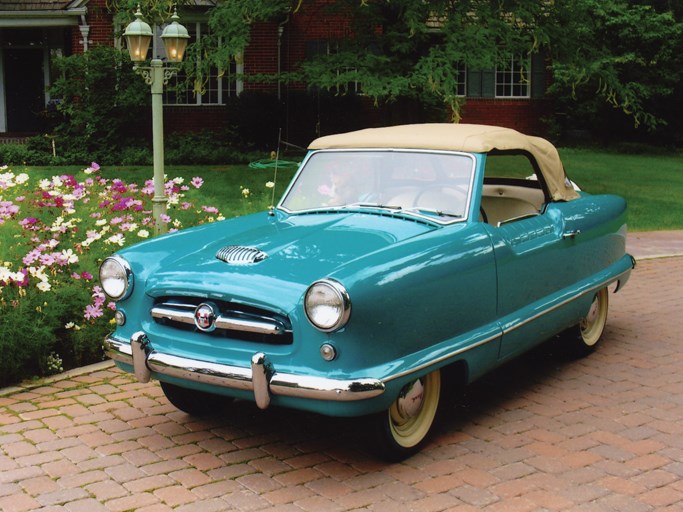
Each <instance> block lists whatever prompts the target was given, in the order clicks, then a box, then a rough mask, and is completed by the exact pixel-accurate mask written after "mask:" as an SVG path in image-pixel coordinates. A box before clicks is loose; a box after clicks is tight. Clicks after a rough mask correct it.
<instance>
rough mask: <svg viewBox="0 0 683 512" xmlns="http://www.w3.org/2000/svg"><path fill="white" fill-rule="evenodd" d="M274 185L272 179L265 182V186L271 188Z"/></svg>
mask: <svg viewBox="0 0 683 512" xmlns="http://www.w3.org/2000/svg"><path fill="white" fill-rule="evenodd" d="M274 186H275V183H273V182H272V181H268V182H266V188H273V187H274Z"/></svg>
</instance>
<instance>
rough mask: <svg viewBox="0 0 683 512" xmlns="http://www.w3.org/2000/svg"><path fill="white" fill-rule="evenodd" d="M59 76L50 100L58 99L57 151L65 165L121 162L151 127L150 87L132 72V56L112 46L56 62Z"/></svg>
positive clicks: (98, 48)
mask: <svg viewBox="0 0 683 512" xmlns="http://www.w3.org/2000/svg"><path fill="white" fill-rule="evenodd" d="M55 65H56V67H57V69H58V70H59V77H58V78H57V80H56V81H55V83H54V84H53V86H52V88H51V91H50V92H51V95H52V96H53V97H56V98H60V99H61V102H60V103H59V105H58V112H59V114H60V116H61V118H60V119H59V124H58V126H57V128H56V130H55V138H56V142H55V144H56V147H57V150H58V152H59V154H60V155H62V156H63V157H64V158H65V159H66V160H67V161H80V162H84V161H90V160H92V159H95V160H97V161H99V162H102V163H110V162H115V161H117V157H118V154H119V152H120V150H121V148H123V147H125V146H128V145H130V144H131V142H132V140H134V139H133V137H134V136H135V135H137V132H138V131H139V130H140V127H141V126H143V127H144V126H147V123H146V121H147V117H146V115H147V113H148V112H149V110H150V108H149V104H150V103H149V102H150V94H149V88H148V86H146V85H145V83H144V81H143V80H141V79H140V77H138V76H136V75H135V74H134V72H133V69H132V66H131V64H130V59H129V58H128V56H127V55H126V54H125V53H123V52H121V51H119V50H117V49H115V48H111V47H108V46H95V47H93V48H91V49H90V50H89V51H88V52H87V53H84V54H76V55H71V56H69V57H63V58H60V59H57V60H56V61H55Z"/></svg>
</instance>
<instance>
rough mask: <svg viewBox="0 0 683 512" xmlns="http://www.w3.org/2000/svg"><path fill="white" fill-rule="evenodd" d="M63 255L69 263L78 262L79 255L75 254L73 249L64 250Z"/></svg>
mask: <svg viewBox="0 0 683 512" xmlns="http://www.w3.org/2000/svg"><path fill="white" fill-rule="evenodd" d="M62 255H63V256H64V259H65V260H66V262H67V263H78V256H77V255H75V254H74V252H73V250H71V249H66V250H63V251H62Z"/></svg>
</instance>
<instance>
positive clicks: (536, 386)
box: [0, 257, 683, 512]
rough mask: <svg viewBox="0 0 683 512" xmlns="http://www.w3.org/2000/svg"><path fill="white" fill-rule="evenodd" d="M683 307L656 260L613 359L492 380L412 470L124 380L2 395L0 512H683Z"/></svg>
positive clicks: (331, 428)
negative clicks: (199, 408) (205, 416)
mask: <svg viewBox="0 0 683 512" xmlns="http://www.w3.org/2000/svg"><path fill="white" fill-rule="evenodd" d="M681 292H683V258H681V257H678V258H666V259H659V260H650V261H642V262H640V263H639V266H638V267H637V269H636V271H635V272H634V273H633V275H632V277H631V281H630V282H629V284H628V286H626V288H624V290H623V291H621V292H620V293H618V294H616V295H612V296H611V297H610V298H611V300H612V302H611V312H610V319H609V324H608V330H607V331H606V333H605V337H604V340H603V345H602V347H601V349H600V350H599V351H598V352H597V353H595V354H593V355H592V356H590V357H588V358H586V359H583V360H580V361H570V360H566V359H562V358H560V357H557V356H554V355H553V354H552V350H551V349H549V348H548V347H543V348H542V349H541V350H537V351H535V352H534V353H532V354H529V355H528V356H526V357H524V358H523V359H521V360H518V361H516V362H514V363H512V364H511V365H508V366H506V367H505V368H502V369H500V370H498V371H497V372H495V373H493V374H491V375H489V376H487V377H486V378H485V379H483V380H481V381H480V382H478V383H476V384H475V385H473V386H471V387H470V388H468V390H467V391H466V393H465V394H464V396H462V397H460V398H459V400H458V401H457V403H456V404H455V405H453V407H452V409H451V410H450V411H449V414H448V415H447V417H446V418H445V419H444V421H443V422H442V423H441V424H440V426H439V428H438V429H437V432H436V435H435V436H434V437H433V439H432V441H431V443H430V444H429V445H428V446H427V447H426V449H425V450H424V451H423V452H422V453H420V454H419V455H417V456H415V457H413V458H412V459H409V460H407V461H405V462H403V463H401V464H393V465H392V464H385V463H382V462H379V461H377V460H376V459H374V458H373V457H372V456H371V455H369V454H368V453H367V452H366V451H364V450H363V449H362V448H358V447H357V446H358V445H359V442H360V441H362V438H363V431H362V428H359V427H358V425H359V422H357V421H353V420H350V419H344V420H335V419H329V418H322V417H318V416H315V415H312V414H304V413H294V412H291V411H284V410H275V409H272V410H268V411H265V412H260V411H258V410H256V409H255V407H254V406H252V405H251V404H247V403H238V404H235V406H234V408H232V410H231V412H230V413H229V414H226V415H225V416H222V417H219V418H214V419H212V420H199V419H196V418H191V417H189V416H187V415H186V414H183V413H181V412H179V411H176V410H175V409H174V408H173V407H171V406H170V405H169V404H168V403H167V401H166V400H165V399H164V397H163V395H162V394H161V391H160V389H159V387H158V385H157V384H144V385H143V384H139V383H136V382H134V381H133V380H132V379H131V377H129V376H127V375H123V374H121V373H120V372H119V371H117V370H116V369H114V368H106V369H104V370H99V371H94V372H92V373H89V374H85V375H80V376H78V377H72V378H68V379H64V380H59V381H56V382H54V383H52V384H50V385H45V386H43V387H39V388H35V389H27V390H23V391H20V392H17V393H14V394H11V395H8V396H5V397H0V443H1V446H2V449H1V450H0V509H1V510H3V511H5V512H9V511H20V510H37V509H42V510H45V511H47V510H69V511H87V512H97V511H99V510H109V511H127V510H140V511H165V510H172V509H173V510H182V511H185V510H196V511H201V512H211V511H214V510H233V509H235V510H265V509H268V510H283V511H285V510H287V511H301V510H312V511H334V510H357V509H364V510H389V511H391V512H397V511H401V510H416V511H438V510H462V511H467V510H482V509H483V510H487V511H527V510H600V511H602V510H615V511H619V512H628V511H644V510H676V511H679V510H683V480H682V478H681V477H683V421H681V420H683V337H681V335H680V327H681V316H682V313H683V311H682V310H681V306H680V296H681ZM361 444H362V443H361Z"/></svg>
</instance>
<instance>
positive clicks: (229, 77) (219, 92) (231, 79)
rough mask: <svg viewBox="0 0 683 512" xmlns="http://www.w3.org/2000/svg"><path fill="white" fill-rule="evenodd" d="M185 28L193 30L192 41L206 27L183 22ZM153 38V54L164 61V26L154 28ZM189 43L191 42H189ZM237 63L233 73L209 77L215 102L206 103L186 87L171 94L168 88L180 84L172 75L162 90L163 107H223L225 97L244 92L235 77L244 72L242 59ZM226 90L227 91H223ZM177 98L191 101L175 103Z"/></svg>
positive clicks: (199, 35)
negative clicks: (162, 37)
mask: <svg viewBox="0 0 683 512" xmlns="http://www.w3.org/2000/svg"><path fill="white" fill-rule="evenodd" d="M183 24H184V25H185V27H186V28H194V35H195V36H194V40H196V39H201V37H202V29H203V28H205V27H206V22H202V21H191V22H183ZM191 25H194V27H191ZM155 28H156V30H155V37H154V47H153V49H154V53H155V54H156V55H159V58H161V59H165V58H166V51H165V48H164V45H163V43H162V41H161V33H162V30H163V28H164V26H161V27H159V26H157V27H155ZM189 31H190V33H191V34H192V33H193V32H192V30H189ZM191 42H193V41H192V40H191ZM236 61H237V63H236V65H235V72H234V73H233V72H231V71H230V70H227V71H226V72H225V73H224V74H223V75H222V76H221V75H218V73H217V71H216V70H214V72H213V73H212V74H211V75H210V77H209V81H212V80H213V81H215V83H216V88H215V89H213V90H212V95H214V96H215V100H213V101H208V100H207V99H206V98H205V97H206V94H199V93H195V92H194V91H193V90H191V86H188V88H187V90H186V91H185V92H178V93H173V92H172V91H171V90H170V88H171V87H173V86H174V85H178V84H181V83H182V81H183V80H182V79H179V78H178V75H177V74H176V75H174V76H173V77H172V78H171V79H170V80H169V84H168V85H167V86H166V87H165V89H164V105H166V106H169V107H173V106H174V107H189V106H219V105H225V100H226V98H227V97H231V96H233V95H234V96H239V95H240V94H241V92H242V91H243V90H244V83H243V81H242V80H240V79H237V78H236V77H237V76H238V75H239V74H241V73H242V72H243V71H244V64H243V63H242V59H241V58H239V56H238V58H237V59H236ZM226 81H227V88H226V87H225V85H226V84H225V82H226ZM224 89H227V90H224ZM173 94H176V101H171V99H172V96H173ZM178 96H184V97H185V98H186V99H188V100H191V101H186V102H182V101H177V97H178Z"/></svg>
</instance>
